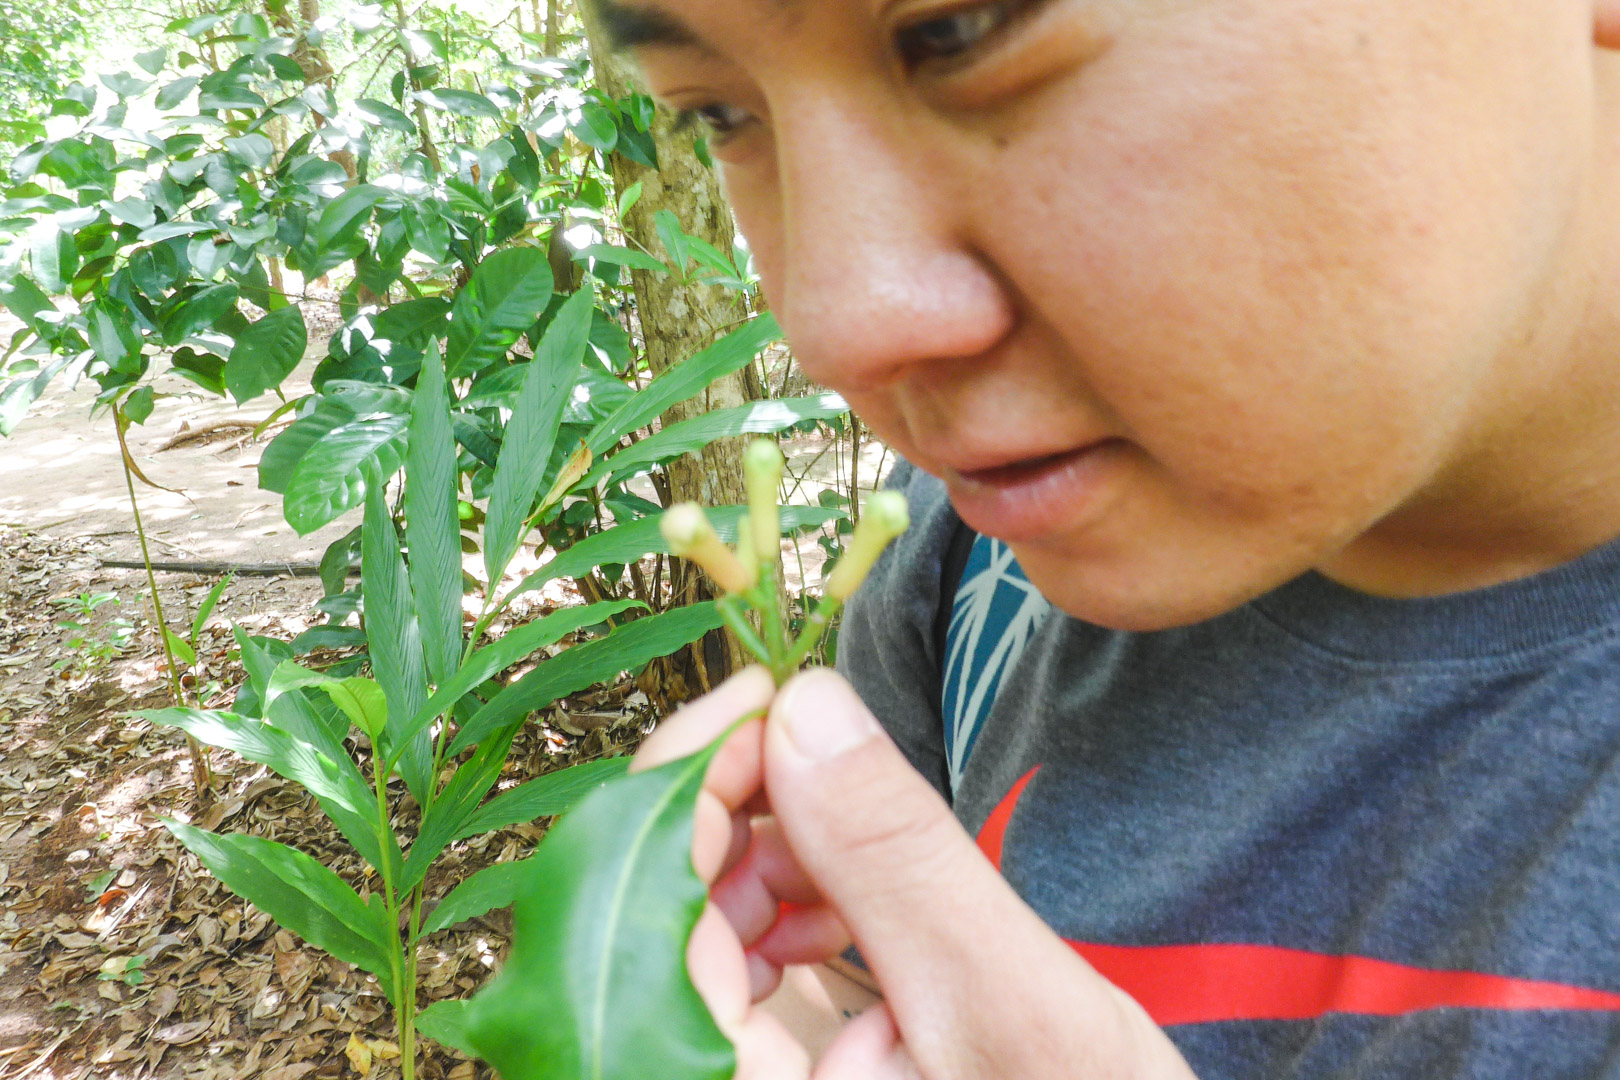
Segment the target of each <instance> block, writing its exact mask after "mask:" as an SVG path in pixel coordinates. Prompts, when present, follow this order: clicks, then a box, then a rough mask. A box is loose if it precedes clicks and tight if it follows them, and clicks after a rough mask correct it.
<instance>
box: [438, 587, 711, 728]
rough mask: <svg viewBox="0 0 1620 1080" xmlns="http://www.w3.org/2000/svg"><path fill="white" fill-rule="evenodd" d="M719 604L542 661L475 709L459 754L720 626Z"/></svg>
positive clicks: (646, 622)
mask: <svg viewBox="0 0 1620 1080" xmlns="http://www.w3.org/2000/svg"><path fill="white" fill-rule="evenodd" d="M720 621H721V620H720V614H719V612H718V611H716V610H715V607H714V604H712V603H704V604H692V605H689V606H687V607H682V608H676V609H674V610H673V611H666V612H663V613H662V614H659V615H654V616H652V617H651V618H646V619H637V620H636V621H635V622H633V623H631V624H630V625H628V626H621V627H619V628H618V629H617V630H615V631H613V633H611V634H609V635H608V636H607V637H605V638H598V639H597V640H595V641H590V642H586V643H585V644H583V645H575V646H574V647H573V648H572V649H569V650H567V651H566V652H564V653H562V654H561V655H559V656H554V657H552V658H551V659H550V660H547V661H546V662H545V663H543V664H541V665H540V666H539V667H537V668H535V669H534V670H533V671H531V672H529V673H528V674H527V675H525V676H523V678H521V679H519V680H518V681H517V682H515V683H513V684H512V685H511V686H508V687H507V688H506V689H505V690H502V691H501V692H500V693H498V694H496V695H495V696H494V697H493V698H491V699H490V701H489V703H488V704H487V705H485V706H484V707H483V708H481V709H479V710H478V711H477V712H476V713H474V714H473V715H472V716H471V717H470V718H469V719H468V720H467V722H466V723H465V724H463V725H462V728H461V730H460V731H459V732H457V734H456V738H455V741H454V742H452V743H451V744H450V753H451V754H452V755H455V754H457V753H460V752H461V751H462V750H465V749H466V748H467V747H469V746H472V745H474V744H475V743H477V742H478V741H479V740H480V739H482V738H484V736H485V735H487V734H489V733H490V732H492V731H496V730H498V729H500V728H501V727H503V726H504V725H505V724H507V723H509V722H511V721H514V720H519V719H521V718H523V717H525V716H527V715H528V714H529V713H531V712H534V711H535V710H536V709H541V708H544V707H545V706H547V705H550V704H551V703H552V702H553V701H556V700H557V699H558V698H560V697H562V696H564V695H566V694H572V693H575V692H577V691H580V690H583V689H585V688H586V687H587V686H594V685H595V684H597V683H599V682H602V681H604V680H606V679H611V678H613V677H614V676H616V675H618V674H619V672H621V671H634V670H638V669H639V668H641V667H642V665H644V664H646V663H648V662H649V661H651V660H653V659H655V658H656V657H660V656H668V655H669V654H670V653H672V652H674V651H675V650H676V649H679V648H681V647H682V646H683V645H687V644H690V643H691V642H693V641H696V640H697V639H698V638H700V637H702V636H703V635H704V634H706V633H708V632H709V631H710V630H713V629H714V628H715V627H717V626H719V625H720Z"/></svg>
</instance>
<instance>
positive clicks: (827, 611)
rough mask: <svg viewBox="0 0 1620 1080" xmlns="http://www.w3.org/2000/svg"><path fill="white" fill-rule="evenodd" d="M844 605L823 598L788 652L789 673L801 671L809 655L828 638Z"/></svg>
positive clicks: (787, 664)
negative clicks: (827, 635)
mask: <svg viewBox="0 0 1620 1080" xmlns="http://www.w3.org/2000/svg"><path fill="white" fill-rule="evenodd" d="M843 606H844V605H843V603H842V602H840V601H838V600H834V599H831V598H827V597H823V598H822V600H821V602H820V603H819V604H817V605H816V610H815V612H814V613H813V614H812V615H811V616H810V617H809V618H808V619H807V620H805V624H804V629H803V630H802V631H801V632H800V633H799V637H798V640H796V641H794V643H793V646H792V648H791V649H789V651H788V655H787V660H786V667H787V670H788V671H789V673H792V672H794V671H797V670H799V665H800V664H803V663H804V661H805V660H806V659H807V658H808V657H809V655H810V654H811V653H812V652H814V651H815V648H816V646H817V645H819V644H821V639H822V638H823V637H825V636H826V633H827V628H828V627H830V626H831V625H832V622H833V619H834V618H835V617H836V616H837V615H838V610H839V608H841V607H843Z"/></svg>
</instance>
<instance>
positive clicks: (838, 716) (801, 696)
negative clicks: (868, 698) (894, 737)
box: [777, 673, 878, 761]
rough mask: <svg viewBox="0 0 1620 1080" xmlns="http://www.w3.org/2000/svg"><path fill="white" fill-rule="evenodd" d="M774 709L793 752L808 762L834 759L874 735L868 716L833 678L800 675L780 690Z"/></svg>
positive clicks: (872, 725)
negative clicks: (802, 756)
mask: <svg viewBox="0 0 1620 1080" xmlns="http://www.w3.org/2000/svg"><path fill="white" fill-rule="evenodd" d="M784 699H785V700H784ZM777 707H778V708H779V709H781V710H782V715H783V718H784V719H785V720H786V721H787V730H788V737H789V739H791V740H792V742H793V748H794V749H795V750H797V751H798V752H799V753H800V754H803V755H804V756H805V757H806V758H809V759H810V760H811V761H825V760H827V759H828V758H832V757H837V756H838V755H839V754H842V753H843V752H844V751H846V750H851V749H854V748H855V747H856V746H859V745H860V744H861V743H863V742H865V741H866V740H867V739H870V738H871V737H872V736H873V735H876V734H877V733H878V726H877V721H875V720H873V719H872V714H871V713H869V712H867V711H866V706H865V705H863V704H861V700H860V699H859V698H857V697H856V696H855V694H854V692H853V691H851V690H850V689H849V686H848V684H847V683H845V682H844V681H843V680H842V679H840V678H838V676H836V675H825V674H820V673H812V674H809V675H801V676H800V677H799V678H797V679H795V680H793V681H792V682H790V683H789V684H788V685H787V686H786V687H785V688H784V690H783V693H782V696H781V697H779V698H778V699H777Z"/></svg>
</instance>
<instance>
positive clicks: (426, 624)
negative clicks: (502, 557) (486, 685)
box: [405, 344, 461, 684]
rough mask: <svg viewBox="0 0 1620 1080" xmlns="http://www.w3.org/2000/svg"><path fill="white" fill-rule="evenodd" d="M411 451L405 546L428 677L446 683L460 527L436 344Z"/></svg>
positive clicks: (455, 638) (452, 647)
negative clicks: (409, 557) (407, 549)
mask: <svg viewBox="0 0 1620 1080" xmlns="http://www.w3.org/2000/svg"><path fill="white" fill-rule="evenodd" d="M410 432H411V435H410V447H409V449H408V450H407V451H406V456H405V543H406V545H407V547H408V548H409V550H410V553H411V561H410V580H411V592H412V594H413V595H414V596H415V603H416V622H417V626H418V627H419V628H420V632H421V635H422V652H423V654H424V656H425V658H426V660H427V670H428V675H429V676H430V677H431V678H432V679H433V682H434V683H435V684H443V683H445V682H447V681H448V680H449V679H450V677H451V676H452V675H454V674H455V671H456V665H457V664H459V663H460V662H461V526H460V523H459V522H458V520H457V518H456V487H457V479H456V438H455V435H454V434H453V433H452V432H451V427H450V399H449V394H448V390H447V387H446V385H445V379H444V366H443V365H442V364H441V363H440V362H439V349H438V346H437V344H435V345H433V346H431V347H430V348H429V349H428V351H427V356H426V357H424V358H423V360H422V373H421V374H420V375H419V376H417V380H416V400H415V401H413V402H412V403H411V426H410Z"/></svg>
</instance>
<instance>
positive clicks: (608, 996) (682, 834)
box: [467, 740, 736, 1080]
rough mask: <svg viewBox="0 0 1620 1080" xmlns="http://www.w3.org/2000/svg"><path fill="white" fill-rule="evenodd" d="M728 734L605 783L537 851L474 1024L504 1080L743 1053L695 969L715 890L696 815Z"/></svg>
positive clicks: (671, 1071) (699, 1065) (639, 1069)
mask: <svg viewBox="0 0 1620 1080" xmlns="http://www.w3.org/2000/svg"><path fill="white" fill-rule="evenodd" d="M723 741H724V740H716V742H715V744H714V745H713V746H711V747H710V748H709V749H707V750H705V751H703V752H702V753H700V754H697V755H695V756H693V757H690V758H685V759H682V760H680V761H674V762H671V763H669V764H668V765H663V766H660V767H659V768H656V769H650V770H648V771H646V772H641V773H636V774H634V775H630V776H626V777H624V778H623V779H620V780H617V781H615V782H614V783H612V784H609V785H608V786H606V787H605V788H603V789H601V790H600V791H597V792H595V793H594V794H592V795H591V796H590V797H589V798H587V799H586V800H585V801H584V802H583V803H581V804H580V805H579V806H578V807H577V808H576V809H575V810H574V811H573V812H572V813H570V814H568V815H567V816H565V817H564V818H563V819H562V820H561V821H559V822H558V823H557V824H556V825H554V826H553V827H552V829H551V831H550V832H549V833H548V834H547V835H546V838H545V839H544V840H543V841H541V844H540V849H539V851H538V852H536V854H535V855H534V857H533V858H532V859H530V860H528V863H527V867H528V869H527V872H526V873H525V874H524V877H525V878H526V880H525V881H522V882H520V883H519V889H518V899H517V903H516V904H515V906H514V908H513V944H512V953H511V957H510V959H508V960H507V963H506V967H505V969H504V970H502V972H501V974H500V975H499V976H497V977H496V978H495V980H494V981H493V982H492V983H491V984H490V985H489V986H488V987H486V988H485V989H484V990H483V991H482V992H480V993H479V994H478V995H477V996H476V997H474V998H473V999H472V1006H471V1009H470V1010H469V1011H470V1013H471V1015H470V1017H469V1023H468V1025H467V1035H468V1036H469V1037H470V1040H471V1042H472V1045H473V1048H474V1049H475V1050H477V1051H478V1055H479V1056H480V1057H482V1058H483V1059H484V1060H486V1061H488V1062H489V1063H490V1064H492V1065H494V1066H495V1067H496V1069H498V1070H499V1071H500V1074H501V1075H502V1076H503V1077H505V1078H506V1080H543V1078H544V1080H552V1078H558V1077H631V1076H669V1077H680V1078H682V1080H727V1078H729V1077H730V1076H731V1075H732V1070H733V1069H734V1068H735V1067H736V1055H735V1053H734V1051H733V1050H732V1047H731V1044H730V1043H729V1042H728V1041H727V1040H726V1037H725V1035H724V1034H722V1033H721V1031H720V1029H719V1027H718V1026H717V1025H716V1024H715V1022H714V1018H713V1017H712V1016H711V1015H710V1014H709V1010H708V1008H707V1007H706V1006H705V1005H704V1004H703V1000H702V998H701V997H699V996H698V992H697V989H696V988H695V987H694V986H693V985H692V980H691V977H690V976H689V975H688V974H687V970H686V944H687V940H688V939H689V938H690V937H691V934H692V928H693V927H694V926H696V925H697V920H698V916H699V915H701V914H702V912H703V907H704V904H705V903H706V902H707V900H708V889H707V887H706V886H705V885H704V883H703V881H702V880H701V879H700V878H699V877H698V876H697V874H696V872H695V871H694V870H693V869H692V829H693V817H694V813H695V808H696V805H697V797H698V792H699V791H700V790H701V789H702V786H703V774H704V772H705V770H706V769H707V768H708V765H709V761H710V760H711V758H712V756H713V754H714V753H715V751H716V750H717V749H718V747H719V745H720V743H721V742H723Z"/></svg>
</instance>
